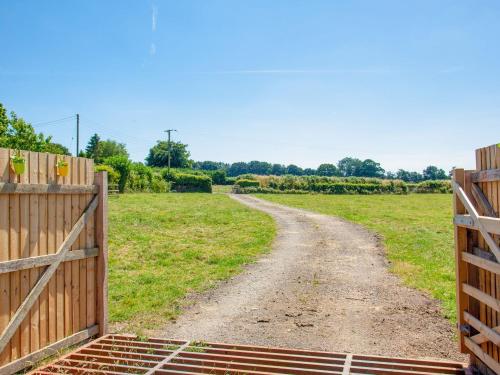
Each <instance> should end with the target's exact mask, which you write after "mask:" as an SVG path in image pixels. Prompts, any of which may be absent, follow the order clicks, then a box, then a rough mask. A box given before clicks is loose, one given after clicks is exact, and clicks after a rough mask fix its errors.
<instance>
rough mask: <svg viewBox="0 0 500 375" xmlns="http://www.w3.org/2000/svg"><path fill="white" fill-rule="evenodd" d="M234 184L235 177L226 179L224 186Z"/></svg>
mask: <svg viewBox="0 0 500 375" xmlns="http://www.w3.org/2000/svg"><path fill="white" fill-rule="evenodd" d="M235 183H236V177H226V181H225V183H224V185H234V184H235Z"/></svg>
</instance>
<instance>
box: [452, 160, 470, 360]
mask: <svg viewBox="0 0 500 375" xmlns="http://www.w3.org/2000/svg"><path fill="white" fill-rule="evenodd" d="M453 180H454V181H455V182H456V183H457V184H458V185H460V187H462V188H464V186H465V171H464V170H463V169H454V170H453ZM453 214H454V216H455V215H463V214H465V207H464V205H463V204H462V202H461V201H460V199H459V198H458V196H457V193H456V192H455V193H453ZM463 251H467V229H466V228H464V227H459V226H458V225H455V261H456V266H455V270H456V291H457V324H458V337H459V348H460V351H461V352H462V353H468V352H469V351H468V349H467V347H466V346H465V343H464V334H463V333H462V327H463V326H464V324H465V320H464V314H463V312H464V311H465V310H466V308H467V306H468V303H467V300H468V297H467V295H466V294H465V293H464V291H463V287H462V285H463V284H464V283H466V282H467V265H466V263H465V262H464V261H463V260H462V252H463Z"/></svg>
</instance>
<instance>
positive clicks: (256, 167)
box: [248, 160, 272, 175]
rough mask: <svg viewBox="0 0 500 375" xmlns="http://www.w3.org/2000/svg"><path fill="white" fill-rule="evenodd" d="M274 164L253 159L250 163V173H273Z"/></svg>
mask: <svg viewBox="0 0 500 375" xmlns="http://www.w3.org/2000/svg"><path fill="white" fill-rule="evenodd" d="M271 169H272V166H271V164H270V163H267V162H265V161H257V160H252V161H251V162H250V163H248V173H253V174H260V175H268V174H270V173H271Z"/></svg>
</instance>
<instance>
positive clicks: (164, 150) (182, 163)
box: [146, 141, 191, 168]
mask: <svg viewBox="0 0 500 375" xmlns="http://www.w3.org/2000/svg"><path fill="white" fill-rule="evenodd" d="M170 145H171V155H170V166H171V167H172V168H189V167H190V166H191V160H190V159H189V157H190V155H191V154H190V153H189V151H188V149H187V145H186V144H183V143H181V142H170ZM146 164H147V165H149V166H151V167H166V166H167V164H168V142H167V141H158V142H157V143H156V145H154V146H153V147H152V148H151V149H150V150H149V154H148V156H147V157H146Z"/></svg>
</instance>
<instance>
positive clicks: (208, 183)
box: [172, 173, 212, 193]
mask: <svg viewBox="0 0 500 375" xmlns="http://www.w3.org/2000/svg"><path fill="white" fill-rule="evenodd" d="M172 190H173V191H176V192H179V193H192V192H203V193H211V192H212V179H211V178H210V177H209V176H206V175H195V174H186V173H175V174H174V175H173V179H172Z"/></svg>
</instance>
